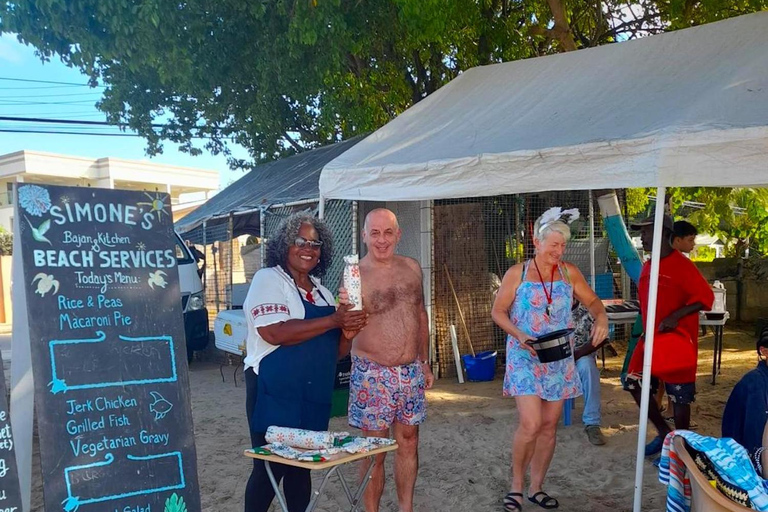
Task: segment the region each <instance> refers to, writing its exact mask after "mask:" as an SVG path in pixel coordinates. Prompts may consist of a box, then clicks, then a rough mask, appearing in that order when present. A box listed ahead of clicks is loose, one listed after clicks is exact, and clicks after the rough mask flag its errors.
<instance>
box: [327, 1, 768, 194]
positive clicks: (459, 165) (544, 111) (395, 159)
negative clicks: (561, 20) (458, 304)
mask: <svg viewBox="0 0 768 512" xmlns="http://www.w3.org/2000/svg"><path fill="white" fill-rule="evenodd" d="M766 153H768V12H760V13H756V14H750V15H746V16H741V17H737V18H732V19H729V20H725V21H721V22H718V23H712V24H708V25H703V26H700V27H695V28H690V29H686V30H680V31H676V32H670V33H666V34H661V35H656V36H652V37H647V38H643V39H639V40H632V41H626V42H621V43H617V44H611V45H606V46H601V47H597V48H591V49H585V50H579V51H576V52H570V53H564V54H558V55H551V56H546V57H540V58H534V59H528V60H521V61H514V62H508V63H503V64H496V65H491V66H484V67H478V68H473V69H470V70H468V71H467V72H465V73H462V74H461V75H460V76H459V77H457V78H456V79H454V80H453V81H451V82H450V83H449V84H447V85H446V86H444V87H443V88H441V89H440V90H438V91H437V92H435V93H433V94H432V95H430V96H428V97H427V98H425V99H424V100H422V101H421V102H419V103H418V104H416V105H415V106H413V107H411V108H410V109H408V110H407V111H406V112H404V113H403V114H402V115H400V116H399V117H397V118H396V119H394V120H393V121H392V122H390V123H389V124H387V125H386V126H384V127H382V128H381V129H379V130H377V131H376V132H374V133H373V134H372V135H370V136H369V137H368V138H366V139H365V140H363V141H362V142H360V143H359V144H357V145H356V146H355V147H354V148H352V149H350V150H349V151H347V152H346V153H344V154H342V155H341V156H339V157H337V158H336V159H335V160H333V161H332V162H330V163H329V164H327V165H326V166H325V168H324V169H323V173H322V175H321V178H320V192H321V194H322V195H323V197H325V198H328V199H334V198H335V199H361V200H381V199H389V200H423V199H437V198H450V197H471V196H490V195H497V194H505V193H521V192H534V191H541V190H569V189H600V188H622V187H639V186H661V185H666V186H668V185H679V186H694V185H697V186H729V185H730V186H737V185H745V186H746V185H759V184H765V183H766V182H768V172H766V163H765V162H766V159H765V156H766Z"/></svg>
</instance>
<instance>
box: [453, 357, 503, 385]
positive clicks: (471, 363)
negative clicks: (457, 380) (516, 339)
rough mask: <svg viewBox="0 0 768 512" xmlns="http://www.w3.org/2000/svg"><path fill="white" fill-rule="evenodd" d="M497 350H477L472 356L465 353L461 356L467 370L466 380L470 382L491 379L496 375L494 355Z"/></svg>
mask: <svg viewBox="0 0 768 512" xmlns="http://www.w3.org/2000/svg"><path fill="white" fill-rule="evenodd" d="M497 354H498V352H496V351H494V352H491V351H490V350H489V351H487V352H478V353H477V354H475V355H474V356H472V355H471V354H465V355H463V356H461V360H462V361H463V362H464V369H465V370H466V371H467V380H469V381H471V382H484V381H489V380H493V378H494V377H495V376H496V355H497Z"/></svg>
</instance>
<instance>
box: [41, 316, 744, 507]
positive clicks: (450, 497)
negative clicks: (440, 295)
mask: <svg viewBox="0 0 768 512" xmlns="http://www.w3.org/2000/svg"><path fill="white" fill-rule="evenodd" d="M712 342H713V339H712V335H711V334H708V335H707V336H706V337H704V338H702V339H701V352H700V357H699V373H698V390H699V395H698V401H697V402H696V404H695V405H694V408H693V417H694V419H695V420H696V422H698V424H699V429H698V431H699V432H701V433H703V434H707V435H719V430H720V418H721V414H722V410H723V407H724V405H725V401H726V400H727V398H728V394H729V392H730V390H731V388H732V387H733V385H734V384H735V383H736V381H738V379H739V378H740V377H741V376H742V375H743V374H744V373H745V372H746V371H748V370H749V369H752V368H753V367H754V365H755V362H756V357H755V355H754V337H753V336H752V333H748V332H740V331H735V330H730V331H727V332H726V336H725V350H724V353H723V366H722V374H721V375H720V377H719V378H718V382H717V385H716V386H712V385H711V384H710V379H711V371H712ZM622 361H623V354H621V350H620V357H614V358H608V359H607V360H606V369H605V370H604V371H603V372H602V377H601V384H602V387H601V391H602V404H603V426H604V432H605V434H606V436H607V437H608V444H607V445H606V446H602V447H596V446H592V445H591V444H589V442H588V441H587V437H586V435H585V434H584V430H583V425H582V424H581V408H582V403H581V401H580V400H577V404H576V410H575V411H574V415H573V417H574V424H573V425H571V426H569V427H562V426H561V428H560V429H559V431H558V445H557V449H556V452H555V459H554V460H553V462H552V466H551V469H550V471H549V474H548V477H547V482H546V485H545V487H546V489H547V491H548V492H549V493H550V494H552V495H553V496H555V497H556V498H558V499H559V500H560V509H559V510H564V511H590V512H619V511H626V510H631V509H632V497H633V492H634V491H633V487H634V474H635V450H636V443H637V430H638V409H637V407H636V406H635V404H634V402H633V401H632V399H631V397H630V396H629V394H628V393H626V392H624V391H622V390H621V388H620V384H619V371H620V368H621V363H622ZM233 370H234V367H225V368H224V375H225V377H226V382H222V379H221V375H220V374H219V366H218V365H214V364H203V363H196V364H193V365H192V368H191V379H190V380H191V387H192V408H193V416H194V422H195V438H196V442H197V453H198V471H199V480H200V494H201V496H202V504H203V510H204V511H205V512H229V511H233V512H234V511H241V510H242V503H243V498H242V496H243V490H244V487H245V482H246V480H247V478H248V475H249V472H250V462H249V460H247V459H246V458H245V457H244V456H243V455H242V452H243V449H245V448H246V447H247V446H248V428H247V423H246V418H245V411H244V403H245V388H244V387H243V383H242V374H241V373H238V381H239V386H238V387H235V386H234V384H233V381H232V372H233ZM501 377H502V376H501V375H497V379H496V380H495V381H493V382H486V383H467V384H461V385H460V384H458V383H456V381H455V380H453V379H451V380H441V381H439V382H438V383H437V384H436V385H435V387H434V389H433V390H431V391H430V392H429V393H428V400H429V419H428V421H427V423H425V424H424V426H423V427H422V431H421V444H420V465H421V468H420V472H419V479H418V482H417V485H416V510H417V511H422V512H426V511H436V510H440V511H444V512H464V511H470V510H471V511H475V512H485V511H500V510H502V506H501V499H502V497H503V495H504V493H505V492H507V491H508V484H509V463H510V441H511V435H512V432H513V429H514V428H515V425H516V411H515V407H514V401H513V400H511V399H505V398H502V396H501V380H500V379H501ZM331 429H334V430H348V427H347V425H346V422H345V418H335V419H333V420H332V421H331ZM649 430H651V431H652V427H651V428H649ZM35 464H39V461H38V460H37V458H36V460H35ZM386 470H387V473H388V476H389V479H388V482H387V486H386V488H385V492H384V496H383V498H382V508H381V510H382V511H397V499H396V494H395V488H394V481H393V479H392V461H391V457H390V458H389V460H388V461H387V468H386ZM355 471H356V468H352V467H350V468H347V469H346V470H345V475H347V476H348V477H349V478H350V479H354V478H355V476H354V475H355ZM37 474H38V475H39V469H38V470H37ZM319 477H320V475H319V472H315V477H314V478H315V484H316V485H317V484H319ZM327 489H328V490H327V492H326V493H325V496H324V497H323V499H322V500H321V503H320V505H319V507H318V509H317V510H319V511H323V512H331V511H334V512H335V511H337V510H347V509H348V506H346V499H345V498H344V496H343V494H342V491H341V488H340V486H339V484H338V482H337V481H335V480H334V481H332V482H331V483H330V484H329V486H328V488H327ZM33 493H34V495H33V511H40V510H42V496H41V489H40V482H39V476H38V477H37V478H36V485H35V486H34V491H33ZM664 496H665V488H663V487H662V486H661V484H659V483H658V480H657V476H656V472H655V471H654V468H653V466H652V465H651V464H650V462H646V464H645V479H644V506H643V509H644V510H662V509H663V503H664ZM272 510H278V508H277V506H276V505H273V508H272ZM525 510H542V509H540V508H538V507H536V506H535V505H533V504H530V503H529V504H527V505H525Z"/></svg>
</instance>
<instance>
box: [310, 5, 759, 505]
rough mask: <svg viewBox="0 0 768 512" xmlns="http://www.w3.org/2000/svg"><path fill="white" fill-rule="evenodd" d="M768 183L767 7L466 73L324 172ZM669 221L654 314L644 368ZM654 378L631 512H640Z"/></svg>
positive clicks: (464, 193) (515, 183)
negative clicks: (734, 15) (606, 43)
mask: <svg viewBox="0 0 768 512" xmlns="http://www.w3.org/2000/svg"><path fill="white" fill-rule="evenodd" d="M767 184H768V12H761V13H756V14H750V15H746V16H741V17H738V18H733V19H729V20H725V21H721V22H718V23H713V24H709V25H704V26H701V27H696V28H691V29H686V30H681V31H678V32H671V33H667V34H663V35H658V36H653V37H648V38H645V39H640V40H634V41H628V42H622V43H618V44H613V45H608V46H602V47H598V48H592V49H587V50H580V51H577V52H572V53H567V54H559V55H552V56H547V57H542V58H536V59H530V60H525V61H515V62H509V63H504V64H496V65H492V66H485V67H480V68H474V69H471V70H469V71H467V72H465V73H462V74H461V75H460V76H459V77H458V78H456V79H455V80H453V81H452V82H450V83H449V84H447V85H446V86H444V87H443V88H441V89H440V90H439V91H437V92H435V93H434V94H432V95H431V96H429V97H427V98H426V99H424V100H423V101H421V102H420V103H418V104H417V105H415V106H414V107H412V108H410V109H409V110H407V111H406V112H404V113H403V114H402V115H400V116H399V117H397V118H396V119H394V120H393V121H392V122H390V123H389V124H387V125H386V126H384V127H382V128H381V129H379V130H378V131H376V132H374V133H373V134H372V135H370V136H369V137H367V138H366V139H365V140H363V141H362V142H360V143H358V144H357V145H355V146H354V147H353V148H351V149H350V150H349V151H347V152H345V153H344V154H342V155H340V156H339V157H338V158H336V159H334V160H333V161H331V162H330V163H328V164H327V165H326V166H325V167H324V169H323V171H322V174H321V176H320V195H321V211H322V200H323V199H349V200H366V201H381V200H388V201H408V200H431V199H446V198H459V197H475V196H493V195H499V194H518V193H524V192H538V191H546V190H574V189H580V190H583V189H604V188H626V187H647V186H653V187H658V195H657V209H656V218H657V219H660V217H661V215H662V214H663V209H662V208H663V203H664V198H665V187H666V186H671V185H675V186H766V185H767ZM660 226H661V222H656V227H657V229H656V233H655V241H654V251H653V255H654V257H653V259H652V267H651V268H652V271H651V279H652V283H654V286H652V288H651V292H650V297H649V301H650V307H649V311H650V313H649V315H648V316H649V318H646V319H645V320H646V325H647V328H646V332H648V333H649V335H648V337H647V339H646V348H645V351H646V358H645V361H646V362H645V374H646V375H648V374H649V373H650V360H651V359H650V354H651V353H652V351H653V334H652V333H653V328H652V326H653V325H654V320H655V319H654V316H655V310H656V308H655V304H656V294H657V287H656V283H657V280H658V265H659V261H658V253H659V251H658V248H659V244H660V238H661V227H660ZM649 392H650V379H645V380H644V382H643V400H642V404H641V412H640V418H641V421H640V432H639V436H638V446H637V448H638V450H637V469H636V481H635V505H634V510H635V511H639V510H640V509H641V499H642V485H641V483H642V475H643V455H644V454H643V448H644V444H645V434H646V429H647V423H646V421H645V418H647V413H648V403H649V394H650V393H649Z"/></svg>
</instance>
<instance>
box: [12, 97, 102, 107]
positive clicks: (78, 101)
mask: <svg viewBox="0 0 768 512" xmlns="http://www.w3.org/2000/svg"><path fill="white" fill-rule="evenodd" d="M78 103H79V104H82V103H96V100H95V99H93V100H72V101H14V100H6V99H0V105H19V106H25V105H77V104H78Z"/></svg>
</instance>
